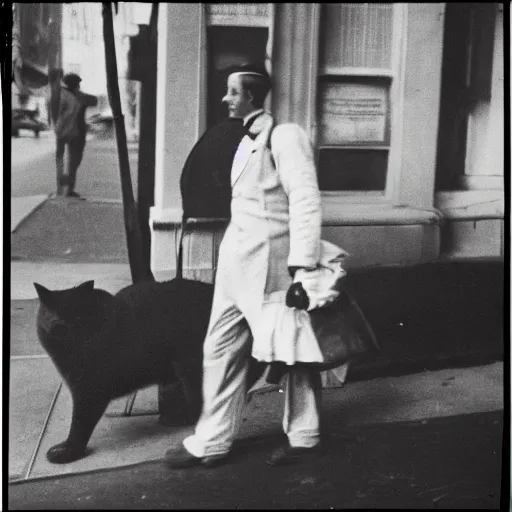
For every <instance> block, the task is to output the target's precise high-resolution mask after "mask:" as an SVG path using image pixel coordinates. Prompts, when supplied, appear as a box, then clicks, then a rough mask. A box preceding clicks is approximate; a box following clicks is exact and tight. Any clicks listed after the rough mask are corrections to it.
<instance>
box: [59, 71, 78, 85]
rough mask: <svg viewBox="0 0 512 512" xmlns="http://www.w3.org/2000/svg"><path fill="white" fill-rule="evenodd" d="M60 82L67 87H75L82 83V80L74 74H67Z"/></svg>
mask: <svg viewBox="0 0 512 512" xmlns="http://www.w3.org/2000/svg"><path fill="white" fill-rule="evenodd" d="M62 81H63V82H64V83H65V84H66V85H67V86H68V87H76V86H77V85H78V84H79V83H80V82H81V81H82V79H81V78H80V77H79V76H78V75H77V74H76V73H68V74H67V75H64V78H63V79H62Z"/></svg>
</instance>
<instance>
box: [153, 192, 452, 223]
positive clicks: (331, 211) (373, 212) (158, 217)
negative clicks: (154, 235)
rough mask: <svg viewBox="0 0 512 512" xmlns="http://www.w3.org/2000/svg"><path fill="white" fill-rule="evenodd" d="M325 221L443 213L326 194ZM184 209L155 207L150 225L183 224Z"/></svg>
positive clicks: (401, 219) (398, 219)
mask: <svg viewBox="0 0 512 512" xmlns="http://www.w3.org/2000/svg"><path fill="white" fill-rule="evenodd" d="M322 214H323V215H322V225H324V226H390V225H414V224H439V223H440V222H441V221H442V218H443V216H442V215H441V213H440V212H438V211H436V210H420V209H416V208H410V207H403V206H391V205H389V204H346V203H340V202H339V199H338V201H333V197H332V196H331V197H323V198H322ZM181 220H182V210H181V209H179V208H167V209H165V210H161V211H160V212H159V213H157V212H155V211H153V210H152V211H151V216H150V225H151V226H152V228H153V230H155V231H172V230H173V229H175V228H176V227H177V226H179V225H181ZM225 222H226V219H189V223H190V224H194V225H195V226H196V227H199V226H206V225H207V226H213V225H215V224H224V223H225Z"/></svg>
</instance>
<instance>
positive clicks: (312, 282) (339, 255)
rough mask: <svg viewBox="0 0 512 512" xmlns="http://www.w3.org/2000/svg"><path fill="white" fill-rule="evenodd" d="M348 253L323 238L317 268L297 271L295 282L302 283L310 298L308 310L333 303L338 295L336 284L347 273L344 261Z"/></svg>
mask: <svg viewBox="0 0 512 512" xmlns="http://www.w3.org/2000/svg"><path fill="white" fill-rule="evenodd" d="M347 256H348V253H347V252H345V251H344V250H343V249H341V248H340V247H338V246H336V245H334V244H332V243H330V242H326V241H325V240H321V256H320V264H319V266H318V268H317V269H315V270H304V269H299V270H297V272H296V273H295V277H294V279H293V282H294V283H301V284H302V287H303V288H304V291H305V292H306V293H307V295H308V298H309V306H308V311H311V310H312V309H315V308H321V307H322V306H325V305H327V304H329V303H331V302H332V301H333V300H334V299H336V297H338V295H339V294H340V293H339V292H338V291H336V290H334V289H333V288H334V286H335V285H336V283H337V282H338V280H339V279H341V278H342V277H344V276H346V275H347V273H346V272H345V270H344V269H343V267H342V263H343V261H344V260H345V258H346V257H347Z"/></svg>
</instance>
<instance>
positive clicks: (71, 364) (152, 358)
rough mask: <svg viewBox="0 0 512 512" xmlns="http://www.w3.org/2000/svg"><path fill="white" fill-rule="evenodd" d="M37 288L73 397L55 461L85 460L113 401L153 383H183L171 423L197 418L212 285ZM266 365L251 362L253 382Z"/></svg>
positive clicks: (51, 454)
mask: <svg viewBox="0 0 512 512" xmlns="http://www.w3.org/2000/svg"><path fill="white" fill-rule="evenodd" d="M34 286H35V288H36V290H37V293H38V295H39V298H40V306H39V311H38V314H37V332H38V336H39V339H40V341H41V343H42V345H43V347H44V348H45V350H46V351H47V352H48V354H49V356H50V357H51V359H52V360H53V362H54V364H55V366H56V367H57V369H58V371H59V373H60V374H61V375H62V378H63V379H64V381H65V382H66V384H67V385H68V387H69V390H70V391H71V396H72V399H73V416H72V420H71V427H70V431H69V435H68V438H67V439H66V441H64V442H62V443H60V444H57V445H55V446H53V447H52V448H50V450H48V452H47V458H48V460H49V461H50V462H53V463H65V462H71V461H73V460H76V459H79V458H81V457H83V456H84V455H85V454H86V446H87V443H88V442H89V439H90V437H91V434H92V432H93V430H94V428H95V426H96V424H97V423H98V421H99V419H100V418H101V416H102V415H103V413H104V412H105V410H106V408H107V405H108V404H109V402H110V401H111V400H112V399H114V398H118V397H121V396H123V395H127V394H129V393H130V392H132V391H135V390H137V389H140V388H143V387H146V386H148V385H151V384H157V383H161V384H169V383H172V382H179V383H180V384H181V389H182V392H183V398H184V403H185V404H186V408H185V410H184V411H178V412H177V414H176V415H174V418H171V420H169V418H167V423H169V421H174V422H176V423H181V424H192V423H194V422H195V421H196V420H197V418H198V416H199V414H200V411H201V405H202V404H201V385H202V357H203V342H204V338H205V335H206V330H207V327H208V320H209V316H210V310H211V305H212V299H213V286H212V285H210V284H207V283H202V282H198V281H191V280H187V279H173V280H171V281H166V282H153V281H150V282H141V283H137V284H133V285H130V286H128V287H126V288H123V289H122V290H121V291H119V292H118V293H117V294H116V295H112V294H110V293H108V292H106V291H105V290H100V289H95V288H94V281H87V282H85V283H83V284H81V285H79V286H77V287H75V288H70V289H66V290H59V291H51V290H48V289H47V288H45V287H44V286H41V285H39V284H37V283H34ZM262 370H263V365H260V364H257V363H256V362H255V361H254V360H252V361H251V365H250V371H249V376H248V387H250V386H252V384H254V382H255V381H256V380H257V378H258V377H259V376H260V375H261V372H262Z"/></svg>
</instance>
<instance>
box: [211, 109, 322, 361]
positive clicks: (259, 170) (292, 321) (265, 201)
mask: <svg viewBox="0 0 512 512" xmlns="http://www.w3.org/2000/svg"><path fill="white" fill-rule="evenodd" d="M250 131H251V132H253V133H255V134H257V136H256V138H255V140H252V139H251V138H250V137H248V136H246V137H244V138H243V139H242V141H241V143H240V146H239V148H238V150H237V153H236V154H235V158H234V161H233V167H232V173H231V182H232V201H231V221H230V223H229V226H228V228H227V230H226V233H225V235H224V238H223V240H222V243H221V247H220V251H219V260H218V265H217V275H216V282H215V287H216V296H217V297H216V300H217V301H222V300H224V301H225V304H226V308H227V307H229V306H230V305H235V306H236V307H237V308H238V309H239V310H240V311H241V312H242V314H243V315H244V316H245V318H246V319H247V321H248V323H249V327H250V329H251V332H252V335H253V339H254V343H253V351H252V355H253V356H254V357H255V358H256V359H258V360H260V361H284V362H286V363H288V364H294V363H295V362H297V361H303V362H321V361H322V360H323V358H322V355H321V352H320V349H319V347H318V342H317V341H316V337H315V336H314V333H313V330H312V328H311V324H310V321H309V315H308V313H307V312H305V311H302V310H295V309H292V308H288V307H287V306H286V304H285V295H286V292H287V290H288V288H289V286H290V284H291V283H292V278H291V277H290V275H289V272H288V266H306V267H314V266H315V265H316V264H317V263H318V262H319V260H320V232H321V221H322V213H321V201H320V192H319V190H318V182H317V175H316V169H315V165H314V158H313V151H312V148H311V144H310V142H309V140H308V137H307V135H306V133H305V132H304V130H303V129H302V128H300V127H299V126H298V125H296V124H282V125H278V126H275V123H274V120H273V118H272V117H271V116H270V115H269V114H267V113H264V114H262V115H260V116H259V117H258V118H256V120H255V121H254V123H253V124H252V126H251V129H250ZM269 143H270V144H269ZM270 147H271V149H270Z"/></svg>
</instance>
